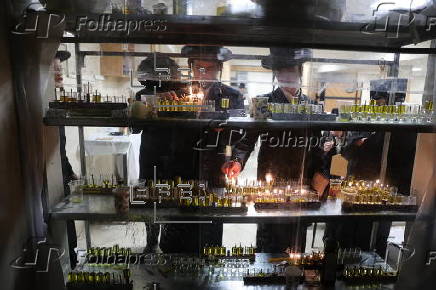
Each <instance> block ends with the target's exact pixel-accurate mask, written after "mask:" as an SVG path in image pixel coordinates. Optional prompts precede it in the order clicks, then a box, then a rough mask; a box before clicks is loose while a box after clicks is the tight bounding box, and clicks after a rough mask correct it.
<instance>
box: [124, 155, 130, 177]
mask: <svg viewBox="0 0 436 290" xmlns="http://www.w3.org/2000/svg"><path fill="white" fill-rule="evenodd" d="M123 179H124V184H126V185H127V184H129V182H128V179H129V176H128V175H127V153H126V154H123Z"/></svg>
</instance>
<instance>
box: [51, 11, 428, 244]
mask: <svg viewBox="0 0 436 290" xmlns="http://www.w3.org/2000/svg"><path fill="white" fill-rule="evenodd" d="M89 16H90V17H92V15H89ZM147 17H149V18H150V19H155V18H156V19H158V17H159V19H164V20H166V21H167V23H168V30H167V31H165V32H156V33H141V32H138V33H134V34H132V35H129V36H128V37H127V36H125V35H123V34H122V33H120V32H101V31H94V32H91V31H87V32H77V31H75V25H76V23H75V22H74V21H71V20H72V19H73V20H74V15H73V17H69V18H68V19H67V20H68V21H67V22H68V25H67V30H69V31H75V33H76V35H75V36H74V37H64V38H63V39H62V42H65V43H74V44H75V54H76V73H77V89H78V91H80V90H81V86H82V77H81V68H82V66H83V63H84V58H85V57H86V56H132V57H140V56H141V57H142V56H147V55H149V54H150V53H142V52H100V51H81V50H80V43H90V42H93V43H107V42H112V43H114V42H118V43H127V42H129V43H150V44H151V43H160V44H185V43H191V44H196V43H199V44H205V43H207V44H209V45H218V44H219V45H232V46H240V45H241V46H260V47H269V46H294V47H310V48H321V49H327V48H328V49H340V50H359V51H378V52H394V53H396V57H395V60H394V61H391V62H385V63H386V64H387V65H388V66H389V67H390V68H391V73H390V76H392V77H396V76H398V65H399V53H426V54H427V53H436V50H435V49H433V48H429V49H426V48H424V49H422V48H403V47H402V46H403V45H407V44H411V43H413V41H412V40H413V38H412V37H411V35H410V34H411V33H410V32H408V31H406V32H404V31H405V30H404V29H403V30H401V31H402V33H401V34H400V35H399V37H398V38H396V39H390V38H386V37H385V36H383V35H377V34H371V35H368V34H362V33H361V31H360V28H361V27H362V24H361V23H325V22H322V23H317V22H313V23H312V24H311V25H310V26H306V27H302V26H301V25H297V26H296V27H292V29H291V28H290V27H287V26H286V25H285V26H283V25H282V24H279V25H272V24H271V23H268V22H265V21H264V20H261V19H251V18H250V19H244V18H236V17H212V16H206V17H205V16H174V15H167V16H153V15H148V16H147ZM123 19H138V17H135V16H125V15H124V16H123ZM290 24H293V25H295V24H296V23H290ZM297 24H298V22H297ZM291 26H292V25H291ZM400 28H402V27H400ZM423 35H424V37H423V38H422V39H421V41H422V40H424V39H431V38H432V37H433V35H432V33H431V32H429V33H427V34H425V33H424V34H423ZM236 36H237V37H236ZM168 56H171V57H182V56H181V55H180V54H168ZM261 57H262V56H259V55H255V56H253V55H234V58H236V59H260V58H261ZM312 61H314V62H324V63H346V64H362V65H379V64H380V62H379V61H375V60H341V59H320V58H318V59H313V60H312ZM180 121H181V120H177V119H159V120H133V119H119V120H117V119H106V118H67V119H55V118H45V119H44V123H45V124H46V125H47V126H60V127H62V126H78V130H79V145H80V161H81V171H82V175H86V163H85V150H84V135H83V127H85V126H104V127H129V126H138V127H141V126H142V127H144V126H174V125H177V126H188V127H193V128H204V127H207V126H211V125H213V124H214V120H183V122H180ZM226 126H230V127H238V128H271V129H272V128H274V129H284V128H286V129H289V128H300V127H310V128H313V129H323V130H353V131H359V130H361V131H385V132H387V133H386V136H385V143H384V149H385V150H383V162H382V172H381V175H382V179H383V177H384V174H385V172H384V171H383V170H385V168H386V162H387V153H388V149H387V148H389V138H390V133H389V132H391V131H404V130H408V131H412V132H426V133H432V132H433V133H434V132H436V127H435V125H434V124H428V125H426V124H376V123H346V122H321V121H309V122H305V121H266V122H259V121H252V120H248V119H242V118H231V119H229V120H227V121H226ZM60 131H61V132H62V130H60ZM101 198H102V197H90V198H89V199H88V200H87V202H86V203H85V204H83V205H81V206H77V205H71V204H68V203H65V202H62V203H60V204H58V205H57V206H56V207H55V208H53V209H52V211H51V217H52V218H54V219H81V220H85V233H86V241H87V246H88V247H90V245H91V239H90V230H89V220H92V219H108V220H117V219H121V220H135V219H136V218H138V217H141V219H148V218H153V212H152V211H151V210H147V209H143V210H138V209H133V210H132V211H131V215H129V216H127V217H117V216H116V214H115V212H114V209H113V201H111V200H109V199H110V198H109V197H105V198H103V199H106V201H104V200H103V199H101ZM98 204H102V206H101V207H98V206H97V207H95V206H96V205H98ZM105 206H109V207H110V208H111V209H109V207H108V208H106V209H105V208H104V207H105ZM160 211H161V210H160ZM162 214H163V216H164V217H165V218H167V219H168V220H177V219H180V218H182V219H186V218H193V219H205V218H206V219H212V220H215V221H220V222H240V223H250V222H289V221H291V220H293V219H296V218H298V219H307V220H308V221H313V222H316V221H328V220H338V219H349V218H358V219H362V218H366V219H368V220H370V221H373V225H374V227H373V228H375V229H376V228H377V222H378V221H381V220H408V221H410V220H414V218H415V214H414V213H388V212H385V213H377V214H374V213H366V214H343V213H341V212H340V210H339V211H338V209H337V207H333V206H332V205H331V204H328V205H326V206H325V207H324V208H322V209H321V210H320V211H316V212H315V211H313V212H307V211H306V212H300V213H297V214H294V215H292V214H290V215H287V216H282V215H280V214H269V215H268V214H267V215H261V214H259V215H256V214H247V215H236V216H231V215H223V216H217V215H215V216H208V215H197V216H195V215H194V216H193V215H186V214H180V213H179V212H171V211H165V210H164V211H163V212H162ZM373 234H375V231H373Z"/></svg>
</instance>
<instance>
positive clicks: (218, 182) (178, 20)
mask: <svg viewBox="0 0 436 290" xmlns="http://www.w3.org/2000/svg"><path fill="white" fill-rule="evenodd" d="M405 2H408V3H405ZM409 2H410V3H409ZM46 8H47V9H48V11H50V12H52V13H54V14H57V15H62V16H65V31H64V33H63V36H62V38H61V39H60V47H59V51H62V52H63V53H64V54H68V55H69V56H70V57H67V58H65V59H64V58H62V57H59V59H60V66H61V67H62V68H61V71H62V72H61V73H63V76H61V79H60V80H59V79H58V82H56V83H53V84H51V85H50V84H49V89H47V92H48V93H46V96H47V99H48V102H47V106H46V109H45V116H44V124H45V126H47V127H59V133H60V136H61V140H66V142H65V141H63V142H61V145H60V147H61V150H60V154H61V160H62V162H63V164H62V167H63V168H66V167H68V168H69V171H65V170H63V177H64V183H65V184H64V185H65V198H64V199H63V200H61V201H59V203H57V204H56V205H54V206H53V207H52V208H50V219H52V220H54V221H61V222H63V221H66V222H71V221H75V227H76V229H77V233H78V234H77V235H76V236H77V237H78V244H79V246H78V247H77V248H76V249H75V252H76V253H77V256H78V257H77V261H75V260H74V258H72V260H74V261H72V264H74V265H75V267H73V268H72V269H71V271H67V272H70V273H69V274H68V275H66V277H65V281H66V287H67V289H91V288H92V287H96V285H97V284H98V285H99V287H103V288H104V289H185V288H186V289H229V288H234V287H236V288H238V289H239V288H241V289H243V288H244V287H247V289H250V288H249V287H253V286H258V285H262V286H263V287H265V289H268V288H269V287H271V289H294V288H295V289H297V287H303V288H302V289H306V288H321V287H326V286H333V287H335V288H337V289H352V288H353V287H367V288H369V289H372V288H374V289H378V288H381V287H387V288H393V287H398V288H399V289H416V288H410V285H418V284H417V283H418V281H415V279H416V277H414V275H413V274H412V273H414V271H416V269H420V271H422V272H423V273H430V272H431V269H434V267H435V265H436V262H433V260H436V258H435V257H434V255H433V256H432V254H431V253H434V252H432V251H434V250H435V248H432V244H431V243H430V242H429V243H428V244H426V243H425V240H426V239H427V238H429V239H431V238H433V239H434V237H433V236H432V235H431V233H430V232H431V230H430V229H429V228H428V227H427V228H425V225H426V223H431V222H434V214H435V208H434V206H433V207H432V206H431V205H432V204H434V200H433V199H434V194H435V192H434V186H433V185H432V183H431V180H433V179H432V177H434V174H433V176H432V175H431V174H432V172H436V169H435V168H434V164H435V162H434V161H435V160H434V149H435V147H432V146H431V144H434V138H435V135H434V133H436V126H435V122H436V119H435V117H436V115H435V109H434V105H433V104H434V102H435V94H434V91H435V87H434V79H435V73H434V67H435V64H436V62H435V58H434V54H435V53H436V49H435V42H434V40H433V38H434V35H435V34H434V31H436V28H435V27H434V26H436V22H434V19H433V18H435V17H436V7H434V3H433V2H432V1H391V2H389V3H382V2H380V1H369V2H368V1H358V0H334V1H333V0H330V1H327V0H325V1H319V0H317V1H312V0H310V1H308V0H296V1H264V0H259V1H254V0H252V1H249V0H238V1H236V0H235V1H231V0H224V1H218V0H216V1H215V0H214V1H212V0H211V1H199V0H174V1H133V0H128V1H54V0H52V1H47V6H46ZM432 14H435V17H432ZM54 74H55V72H53V75H54ZM50 77H51V76H50ZM432 142H433V143H432ZM432 160H433V161H432ZM67 165H68V166H67ZM48 178H50V176H48ZM67 184H69V185H70V186H69V187H68V186H67ZM429 216H431V217H433V218H428V217H429ZM120 223H121V226H120V225H119V224H120ZM417 231H425V232H426V234H424V233H422V234H420V235H414V234H413V233H416V232H417ZM69 235H70V238H71V239H74V238H75V236H74V235H75V234H74V233H72V232H69ZM118 236H121V237H122V238H118ZM433 243H435V241H433ZM117 244H121V245H120V246H118V245H117ZM424 257H425V258H424ZM432 258H433V259H432ZM427 264H428V265H427ZM417 265H418V266H417ZM120 269H121V270H120ZM64 270H65V269H64ZM427 275H428V277H427ZM430 276H431V275H429V274H425V279H423V281H421V282H420V283H429V284H425V285H424V284H421V285H422V287H421V288H423V289H430V288H425V287H424V286H426V285H431V283H432V282H431V281H433V282H434V280H432V278H431V277H430ZM433 279H434V278H433ZM424 280H425V281H424ZM356 285H357V286H356ZM145 287H148V288H145ZM153 287H154V288H153ZM277 287H278V288H277ZM286 287H288V288H286ZM251 289H252V288H251ZM262 289H263V288H262ZM298 289H300V288H298Z"/></svg>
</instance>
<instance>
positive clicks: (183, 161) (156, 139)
mask: <svg viewBox="0 0 436 290" xmlns="http://www.w3.org/2000/svg"><path fill="white" fill-rule="evenodd" d="M156 67H159V68H167V69H169V73H165V74H163V73H162V72H160V71H156V69H155V68H156ZM178 69H179V65H178V64H177V63H176V62H175V61H174V60H173V59H171V58H169V57H168V56H165V55H163V54H161V53H155V54H153V55H152V56H148V57H147V58H145V59H144V60H142V61H141V63H140V64H139V66H138V69H137V77H138V81H139V82H140V83H141V85H143V86H144V88H143V89H142V90H140V91H138V92H137V93H136V100H141V96H147V95H154V94H155V93H156V95H157V97H159V98H163V99H178V98H179V97H181V96H182V94H183V91H184V84H183V83H182V82H181V81H180V73H179V70H178ZM141 131H142V134H141V147H140V152H139V178H140V179H143V180H144V179H145V180H153V179H154V166H156V178H157V179H172V178H174V177H176V176H180V177H182V178H183V179H192V178H195V164H194V163H193V158H192V156H193V153H192V144H193V143H194V141H195V138H194V137H192V138H190V139H191V140H187V138H189V137H190V136H191V135H192V132H187V130H186V129H181V128H170V127H169V128H165V129H163V128H160V127H151V126H148V127H145V128H134V129H133V133H141ZM177 140H180V141H179V142H177ZM146 231H147V244H146V247H145V249H144V252H147V253H150V252H156V251H157V249H158V237H159V232H160V225H159V224H154V223H146Z"/></svg>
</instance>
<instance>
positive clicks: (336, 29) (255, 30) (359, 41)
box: [62, 14, 436, 53]
mask: <svg viewBox="0 0 436 290" xmlns="http://www.w3.org/2000/svg"><path fill="white" fill-rule="evenodd" d="M108 15H110V16H111V18H112V19H122V20H123V21H141V20H142V21H144V20H150V21H162V22H163V23H165V29H163V28H162V29H161V30H162V31H160V30H157V31H144V30H142V31H130V32H129V33H127V32H126V31H111V30H109V31H104V29H88V30H86V29H84V28H83V27H81V29H78V23H79V22H78V19H80V17H88V18H87V19H93V20H97V21H98V20H99V19H100V18H99V17H101V14H86V15H74V14H68V15H67V27H66V31H71V32H72V33H73V34H74V35H75V36H74V37H63V38H62V42H64V43H114V42H115V43H159V44H186V43H190V44H209V45H227V46H229V45H230V46H258V47H271V46H288V47H290V46H295V47H309V48H320V49H340V50H357V51H379V52H401V53H436V50H435V49H427V48H402V46H405V45H409V44H414V43H416V42H417V41H419V42H422V41H425V40H429V39H432V38H434V32H433V31H432V30H430V31H427V30H426V26H425V24H419V25H417V26H416V27H415V28H414V29H410V27H408V26H407V25H401V26H397V25H395V26H392V27H388V30H389V31H388V32H384V31H381V32H380V31H362V30H365V29H366V28H368V27H370V26H368V25H371V23H360V22H353V23H351V22H335V21H322V20H307V19H293V18H289V19H287V20H286V21H285V22H283V21H277V20H275V19H273V20H266V19H262V18H248V17H247V18H244V17H232V16H193V15H189V16H185V15H183V16H182V15H142V16H140V15H118V16H117V15H114V14H108ZM368 21H369V22H371V21H375V20H368ZM391 30H392V31H391ZM397 31H398V33H397ZM388 33H389V35H390V34H393V33H395V37H389V35H388ZM417 35H419V39H417Z"/></svg>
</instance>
